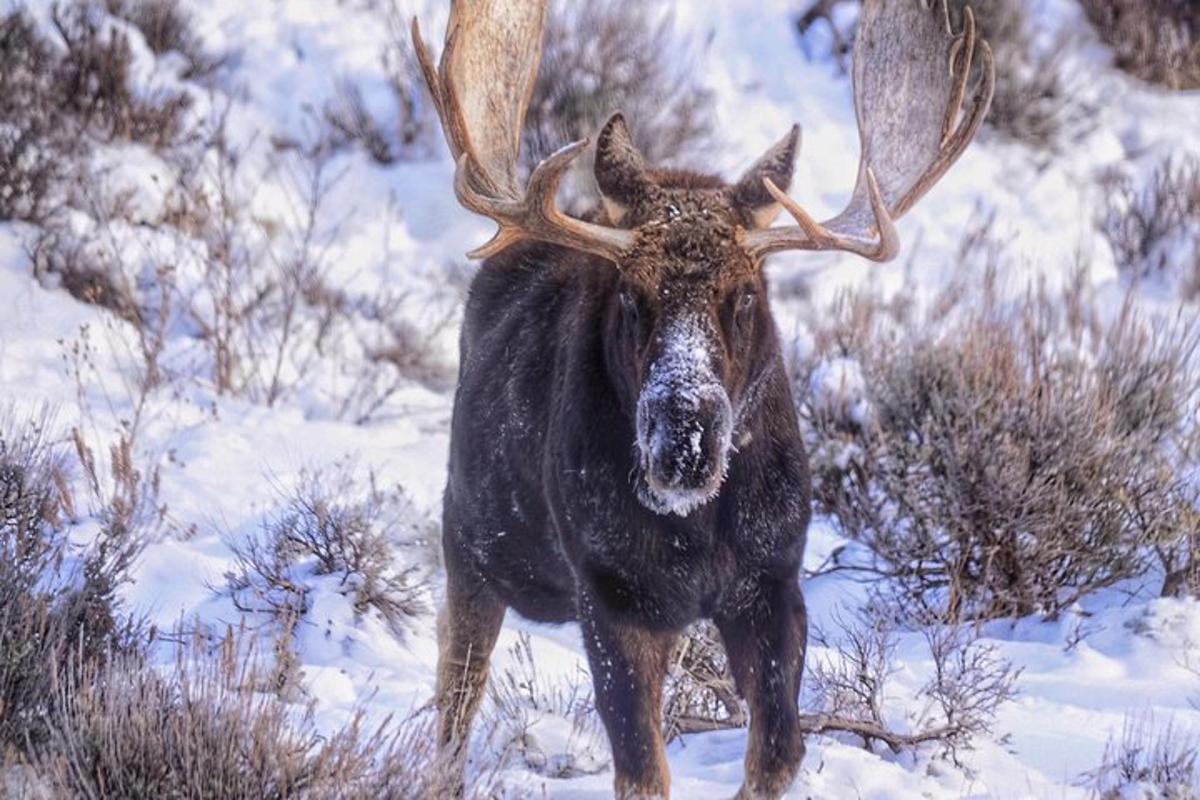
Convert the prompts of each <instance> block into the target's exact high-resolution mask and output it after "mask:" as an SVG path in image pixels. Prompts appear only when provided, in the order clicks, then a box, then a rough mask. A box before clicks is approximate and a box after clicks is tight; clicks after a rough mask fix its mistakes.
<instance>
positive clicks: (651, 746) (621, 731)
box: [580, 599, 679, 800]
mask: <svg viewBox="0 0 1200 800" xmlns="http://www.w3.org/2000/svg"><path fill="white" fill-rule="evenodd" d="M580 605H581V612H582V613H581V614H580V617H581V619H580V622H581V624H582V627H583V638H584V642H585V644H586V647H587V651H588V660H589V662H590V665H591V670H592V680H593V681H594V683H595V687H596V706H597V709H598V710H599V712H600V718H601V719H602V720H603V721H604V728H605V731H606V732H607V733H608V741H609V744H610V745H611V747H612V754H613V771H614V772H615V773H616V775H615V779H614V782H615V795H616V798H617V800H666V799H667V798H668V797H670V794H671V773H670V770H669V768H668V766H667V750H666V745H665V744H664V743H663V731H662V694H663V682H664V681H665V680H666V676H667V668H668V666H669V665H670V661H671V654H672V652H673V651H674V649H675V645H676V643H677V642H678V640H679V637H678V635H677V634H675V633H671V632H656V631H647V630H643V629H640V628H635V627H632V626H628V625H620V624H615V623H611V622H608V621H606V620H604V619H602V618H601V616H600V615H599V614H597V613H596V609H595V608H594V606H593V605H592V604H591V603H590V602H589V601H588V600H586V599H585V600H584V601H582V602H581V604H580Z"/></svg>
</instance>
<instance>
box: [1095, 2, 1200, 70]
mask: <svg viewBox="0 0 1200 800" xmlns="http://www.w3.org/2000/svg"><path fill="white" fill-rule="evenodd" d="M1082 2H1083V8H1084V10H1085V11H1086V12H1087V15H1088V18H1089V19H1090V20H1091V22H1092V24H1093V25H1094V26H1095V27H1096V31H1097V32H1098V33H1099V34H1100V38H1101V39H1102V40H1104V42H1105V44H1107V45H1108V46H1109V47H1111V48H1112V49H1113V53H1114V55H1115V56H1116V62H1117V66H1118V67H1120V68H1121V69H1123V70H1125V71H1126V72H1128V73H1130V74H1131V75H1133V76H1135V77H1137V78H1140V79H1142V80H1144V81H1149V82H1150V83H1156V84H1159V85H1161V86H1165V87H1166V88H1168V89H1200V5H1197V4H1196V3H1195V0H1082Z"/></svg>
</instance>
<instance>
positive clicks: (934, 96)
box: [413, 0, 994, 515]
mask: <svg viewBox="0 0 1200 800" xmlns="http://www.w3.org/2000/svg"><path fill="white" fill-rule="evenodd" d="M546 5H547V4H546V2H545V0H455V2H454V3H453V4H452V11H451V19H450V25H449V28H448V30H447V36H446V47H445V50H444V52H443V54H442V59H441V63H440V65H439V66H438V67H436V68H435V66H434V62H433V58H432V56H431V55H430V53H429V50H428V48H427V47H426V46H425V44H424V42H423V41H422V39H421V36H420V32H419V30H418V28H417V25H416V23H415V22H414V24H413V37H414V42H415V43H416V49H417V54H418V57H419V59H420V63H421V66H422V70H423V72H424V75H425V79H426V82H427V83H428V85H429V88H430V91H431V94H432V97H433V101H434V104H435V105H436V107H437V110H438V113H439V115H440V117H441V120H442V124H443V129H444V131H445V133H446V140H447V142H448V144H449V146H450V149H451V151H452V153H453V155H454V157H455V159H456V162H457V173H456V177H455V190H456V193H457V196H458V199H459V201H460V202H461V203H462V205H463V206H465V207H466V208H467V209H469V210H471V211H474V212H476V213H478V214H481V215H483V216H486V217H489V218H491V219H492V220H494V221H495V222H497V223H498V224H499V232H498V233H497V234H496V236H495V238H493V239H492V241H491V242H489V243H488V244H486V245H484V246H483V247H481V248H479V249H478V250H476V251H474V252H473V253H472V254H471V255H472V257H476V258H486V257H488V256H491V255H494V254H497V253H499V252H500V251H502V250H504V249H506V248H507V247H509V246H511V245H513V244H515V243H517V242H520V241H526V240H534V241H541V242H548V243H552V244H556V245H560V246H562V247H566V248H570V249H572V250H575V251H580V252H583V253H587V254H590V255H592V256H598V257H599V258H600V259H603V262H608V264H611V265H612V266H613V267H615V269H616V272H617V275H618V280H616V281H615V282H614V284H613V286H614V291H613V292H612V293H611V297H609V298H608V302H609V306H610V308H609V312H608V314H607V320H608V324H607V326H606V328H605V330H604V337H605V350H606V359H607V363H608V369H609V371H610V373H611V377H612V383H613V384H614V386H615V388H616V391H617V393H618V396H619V397H621V399H622V402H623V403H624V404H625V406H626V410H627V413H628V415H629V417H630V418H631V419H632V420H633V422H634V429H635V431H636V435H635V441H634V442H632V443H631V445H632V446H633V447H634V448H636V459H637V463H638V465H639V468H638V473H639V474H638V476H637V478H638V481H637V492H638V497H639V499H640V500H641V502H642V503H643V504H644V505H645V506H647V507H648V508H650V509H652V510H654V511H656V512H659V513H675V514H680V515H686V514H688V513H690V512H691V511H693V510H694V509H696V508H697V507H699V506H701V505H703V504H704V503H706V502H707V501H708V500H710V499H711V498H713V497H714V496H715V495H716V494H717V493H718V492H719V490H720V488H721V485H722V481H723V479H724V476H725V473H726V470H727V467H728V465H729V461H730V454H731V452H732V451H733V450H734V448H736V447H737V445H738V440H739V437H740V435H741V432H740V430H739V424H740V422H741V420H742V419H743V418H744V417H745V416H746V411H747V409H750V408H752V407H753V404H754V402H755V399H756V391H755V390H756V387H758V385H759V384H760V382H761V381H762V380H763V378H764V376H766V375H768V374H769V369H768V367H769V365H770V364H771V363H772V362H773V360H774V359H775V357H776V356H777V352H776V350H775V348H776V344H775V331H774V323H773V320H772V317H771V314H770V310H769V307H768V304H767V291H766V283H765V280H764V275H763V263H764V260H765V259H766V257H767V256H768V255H770V254H772V253H778V252H783V251H787V250H842V251H847V252H851V253H855V254H858V255H860V256H863V257H865V258H868V259H872V260H875V261H886V260H889V259H891V258H893V257H894V256H895V255H896V253H897V252H898V249H899V240H898V237H897V234H896V229H895V221H896V220H898V219H899V218H900V217H901V216H903V215H904V214H905V213H906V212H907V211H908V210H909V209H910V208H912V206H913V205H914V204H915V203H916V202H917V201H918V200H920V199H921V197H922V196H924V195H925V193H926V192H928V191H929V190H930V189H931V188H932V187H933V185H934V184H935V183H937V181H938V180H939V179H940V178H941V177H942V175H944V174H945V172H946V171H947V170H948V169H949V168H950V166H951V165H952V164H953V163H954V162H955V161H956V160H957V159H958V157H959V156H960V155H961V154H962V153H963V151H964V150H965V148H966V146H967V145H968V144H969V143H970V141H971V140H972V138H973V137H974V135H975V133H976V131H977V130H978V128H979V125H980V123H981V122H982V120H983V116H984V114H985V113H986V111H987V108H988V106H989V104H990V102H991V96H992V92H993V86H994V73H993V65H992V57H991V53H990V51H989V49H988V47H987V44H986V43H985V42H984V41H982V40H981V39H980V38H979V37H978V36H977V33H976V27H975V20H974V17H973V16H972V14H971V12H970V10H969V9H966V10H965V11H964V13H963V24H962V30H961V31H960V32H957V33H956V32H955V31H954V29H953V27H952V25H951V21H950V15H949V11H948V9H947V6H946V2H945V0H872V2H868V3H866V4H865V5H864V8H863V13H862V17H861V20H860V22H859V25H860V29H859V33H858V42H857V45H856V48H855V59H854V71H853V79H854V100H855V108H856V112H857V118H858V127H859V134H860V141H861V153H862V155H861V162H860V166H859V171H858V179H857V183H856V185H855V188H854V191H853V194H852V195H851V197H850V201H849V203H848V205H847V206H846V209H845V210H844V211H842V213H840V214H838V215H837V216H835V217H833V218H832V219H830V220H827V221H825V222H817V221H816V220H814V219H813V218H812V217H811V216H810V215H809V214H808V213H807V212H806V211H805V210H804V209H803V208H802V207H801V206H800V205H799V204H798V203H797V202H795V201H794V200H793V199H791V198H790V197H789V196H788V195H787V194H786V191H787V189H788V188H789V186H790V183H791V178H792V169H793V163H794V160H795V158H796V155H797V153H798V150H799V145H800V131H799V128H798V127H796V128H793V129H792V130H791V131H790V132H789V133H788V134H787V135H786V136H785V137H784V138H783V139H782V140H781V141H780V142H779V143H778V144H776V145H775V146H774V147H772V148H771V149H770V150H769V151H768V152H767V153H766V154H765V155H764V156H763V157H762V158H761V159H759V160H758V161H757V162H756V163H755V164H754V165H753V166H752V167H751V168H750V170H749V171H748V172H747V173H746V174H745V175H744V176H743V177H742V178H741V179H740V180H738V181H737V182H736V183H734V184H726V183H724V182H723V181H720V180H718V179H715V178H710V177H707V176H701V175H696V174H693V173H685V172H677V171H671V170H658V169H655V168H653V167H651V166H650V165H648V164H646V162H645V160H644V159H643V157H642V156H641V154H640V153H639V152H638V150H637V148H636V147H635V146H634V144H633V139H632V137H631V136H630V132H629V128H628V126H627V123H626V120H625V119H624V118H623V117H622V116H621V115H620V114H617V115H616V116H614V117H612V118H611V119H610V120H609V122H608V124H607V125H606V126H605V127H604V129H603V130H602V131H601V132H600V134H599V137H598V140H597V149H596V158H595V177H596V183H597V186H598V188H599V192H600V197H601V200H602V209H600V210H599V211H598V213H597V214H596V215H594V216H593V217H592V218H591V219H590V220H584V219H577V218H575V217H572V216H569V215H567V214H566V213H564V212H563V211H562V210H561V209H560V208H559V206H558V204H557V200H556V194H557V191H558V188H559V184H560V182H561V181H562V178H563V176H564V174H565V172H566V170H567V169H568V168H569V167H570V166H571V164H572V162H574V161H575V159H576V158H578V157H579V156H580V155H581V154H582V153H583V152H584V150H585V148H587V147H588V145H589V142H588V141H587V140H584V141H579V142H575V143H573V144H569V145H567V146H565V147H563V148H562V149H561V150H559V151H558V152H556V153H554V154H553V155H551V156H549V157H548V158H546V159H545V160H544V161H543V162H542V163H541V164H539V165H538V166H537V168H536V169H534V170H533V172H532V174H531V175H530V177H529V179H528V182H527V183H525V185H524V186H522V182H521V180H520V176H519V169H518V163H519V159H518V156H519V151H520V134H521V130H522V126H523V122H524V119H525V111H526V107H527V104H528V101H529V97H530V95H531V93H532V89H533V85H534V81H535V78H536V74H537V70H538V66H539V62H540V60H541V52H540V47H541V40H542V31H543V27H544V23H545V16H546ZM783 211H786V212H787V213H788V215H789V216H790V217H791V219H792V222H791V224H787V225H782V226H778V227H772V225H773V223H775V221H776V219H777V217H779V215H780V214H781V213H782V212H783ZM593 262H594V263H603V262H599V261H596V260H593Z"/></svg>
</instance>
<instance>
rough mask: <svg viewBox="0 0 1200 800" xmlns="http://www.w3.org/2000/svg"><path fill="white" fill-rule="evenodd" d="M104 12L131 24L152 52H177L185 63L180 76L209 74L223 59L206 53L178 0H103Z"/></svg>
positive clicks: (192, 77)
mask: <svg viewBox="0 0 1200 800" xmlns="http://www.w3.org/2000/svg"><path fill="white" fill-rule="evenodd" d="M105 6H106V8H107V9H108V13H110V14H112V15H113V16H114V17H117V18H119V19H123V20H125V21H126V22H128V23H129V24H131V25H133V26H134V27H135V28H137V29H138V31H139V32H140V33H141V34H142V38H144V39H145V40H146V46H147V47H149V48H150V50H151V52H153V53H154V54H155V55H160V56H161V55H165V54H167V53H178V54H179V55H180V56H182V57H183V59H184V61H185V62H186V63H187V66H186V68H185V69H184V70H183V74H182V75H181V77H182V78H183V79H184V80H202V79H205V78H208V77H211V76H212V74H213V73H214V72H216V71H217V70H218V69H219V68H220V67H221V65H222V64H223V63H224V59H223V58H220V57H217V56H213V55H211V54H209V53H208V52H207V51H206V49H205V47H204V42H203V40H201V38H200V37H199V36H198V35H197V34H196V31H195V29H194V23H193V20H192V15H191V13H189V12H188V11H187V10H185V9H184V8H183V7H182V6H181V5H180V3H179V0H105Z"/></svg>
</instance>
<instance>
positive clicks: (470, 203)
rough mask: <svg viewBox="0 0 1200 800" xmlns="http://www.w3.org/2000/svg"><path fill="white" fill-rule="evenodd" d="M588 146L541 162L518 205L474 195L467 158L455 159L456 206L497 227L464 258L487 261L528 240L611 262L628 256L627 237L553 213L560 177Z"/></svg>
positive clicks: (572, 146)
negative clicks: (625, 252)
mask: <svg viewBox="0 0 1200 800" xmlns="http://www.w3.org/2000/svg"><path fill="white" fill-rule="evenodd" d="M588 144H589V141H588V140H587V139H582V140H580V141H578V142H573V143H572V144H569V145H567V146H566V147H563V148H562V149H560V150H558V151H557V152H555V153H554V154H552V155H550V156H549V157H548V158H546V160H545V161H543V162H542V163H541V164H539V165H538V166H537V168H536V169H535V170H534V171H533V174H532V175H531V176H530V177H529V185H528V188H527V189H526V190H525V197H524V198H522V199H521V200H519V201H508V200H502V199H497V198H494V197H488V196H487V195H484V194H482V193H480V192H479V191H477V190H476V189H475V187H474V185H473V184H472V175H473V172H472V167H471V161H470V158H469V156H468V155H466V154H464V155H463V156H462V157H460V158H459V161H458V170H457V172H456V174H455V179H454V190H455V193H456V194H457V195H458V199H459V202H461V203H462V204H463V206H464V207H466V208H467V209H469V210H471V211H474V212H475V213H476V214H480V215H482V216H485V217H489V218H490V219H493V220H495V221H496V222H497V223H498V224H499V225H500V230H499V231H498V232H497V233H496V235H495V236H494V237H493V238H492V240H491V241H490V242H488V243H487V244H485V245H484V246H482V247H480V248H478V249H476V250H473V251H472V252H470V253H469V254H468V257H469V258H490V257H491V256H494V255H496V254H497V253H499V252H501V251H503V250H504V249H505V248H506V247H508V246H509V245H511V244H514V243H515V242H519V241H521V240H522V239H530V238H531V239H537V240H539V241H547V242H554V243H556V244H561V245H564V246H566V247H576V248H579V249H588V250H589V252H594V253H596V254H597V255H605V256H606V257H615V256H616V255H619V254H620V253H622V252H624V251H625V250H628V249H629V247H631V246H632V244H633V233H632V232H630V231H626V230H620V229H618V228H606V227H604V226H601V225H592V224H591V223H587V222H584V221H582V220H577V219H574V218H572V217H569V216H567V215H566V214H564V213H563V212H562V210H561V209H560V208H559V207H558V187H559V185H560V184H561V183H562V179H563V176H565V175H566V173H567V170H568V169H569V168H570V166H571V164H572V163H574V161H575V159H577V158H578V157H579V156H580V155H581V154H582V153H583V151H584V150H585V149H586V148H587V146H588ZM585 241H586V242H588V243H589V248H590V247H594V248H596V249H589V248H585V247H584V246H583V244H582V243H583V242H585Z"/></svg>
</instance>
